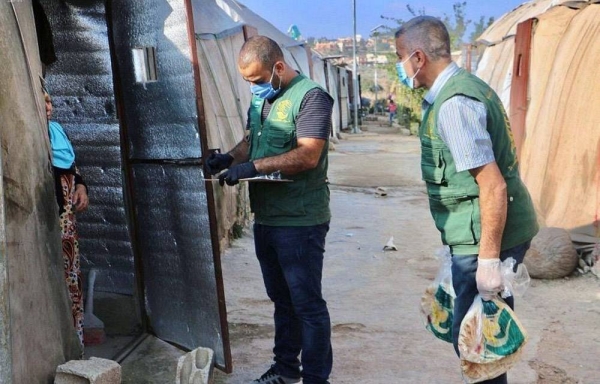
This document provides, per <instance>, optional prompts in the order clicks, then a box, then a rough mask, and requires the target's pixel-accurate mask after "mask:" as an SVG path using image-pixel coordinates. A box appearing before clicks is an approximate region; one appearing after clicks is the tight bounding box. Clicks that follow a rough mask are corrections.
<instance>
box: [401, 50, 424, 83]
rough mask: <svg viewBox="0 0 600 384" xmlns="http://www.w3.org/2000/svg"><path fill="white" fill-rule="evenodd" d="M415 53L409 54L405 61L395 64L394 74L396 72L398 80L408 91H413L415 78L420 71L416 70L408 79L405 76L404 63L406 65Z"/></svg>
mask: <svg viewBox="0 0 600 384" xmlns="http://www.w3.org/2000/svg"><path fill="white" fill-rule="evenodd" d="M414 54H415V53H414V52H413V53H411V54H410V56H408V57H407V58H406V60H404V61H401V62H398V63H396V72H398V79H399V80H400V82H401V83H402V84H404V85H406V86H407V87H408V88H410V89H415V77H416V76H417V74H418V73H419V71H420V70H421V68H419V69H417V72H415V74H414V75H413V76H412V77H408V75H407V74H406V70H405V69H404V63H406V62H407V61H408V60H410V58H411V57H412V56H413V55H414Z"/></svg>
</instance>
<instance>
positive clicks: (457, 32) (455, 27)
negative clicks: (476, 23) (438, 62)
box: [442, 1, 471, 51]
mask: <svg viewBox="0 0 600 384" xmlns="http://www.w3.org/2000/svg"><path fill="white" fill-rule="evenodd" d="M466 7H467V2H466V1H463V2H462V3H461V2H457V3H454V5H452V10H453V15H452V16H449V15H448V14H446V13H444V17H443V18H442V21H443V22H444V24H446V28H448V34H449V35H450V47H451V49H452V50H453V51H456V50H460V49H461V46H462V43H463V38H464V36H465V32H466V31H467V28H468V27H469V24H471V20H467V18H466V15H465V9H466Z"/></svg>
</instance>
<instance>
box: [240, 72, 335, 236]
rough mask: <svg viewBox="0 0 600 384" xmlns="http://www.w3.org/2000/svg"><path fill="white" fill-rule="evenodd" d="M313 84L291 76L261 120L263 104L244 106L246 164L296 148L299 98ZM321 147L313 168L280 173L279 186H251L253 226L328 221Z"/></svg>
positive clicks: (325, 150)
mask: <svg viewBox="0 0 600 384" xmlns="http://www.w3.org/2000/svg"><path fill="white" fill-rule="evenodd" d="M316 87H319V85H318V84H317V83H315V82H313V81H312V80H310V79H308V78H306V77H305V76H303V75H297V76H296V77H295V78H294V79H293V80H292V81H291V82H290V84H288V85H287V87H285V88H284V89H283V90H282V91H281V93H280V94H279V95H278V97H277V98H276V99H275V101H274V102H273V105H272V106H271V110H270V111H269V115H268V116H267V118H266V119H265V121H264V122H261V120H262V116H261V115H262V109H263V104H264V102H265V101H264V100H263V99H260V98H258V97H253V98H252V102H251V105H250V111H249V118H250V150H249V155H250V160H256V159H260V158H263V157H270V156H277V155H280V154H282V153H286V152H289V151H291V150H292V149H294V148H296V147H297V145H298V144H297V137H296V116H297V115H298V112H299V111H300V104H301V103H302V99H303V98H304V96H305V95H306V93H307V92H308V91H310V90H311V89H314V88H316ZM328 148H329V143H328V142H327V143H325V146H324V147H323V152H322V153H321V157H320V158H319V163H318V165H317V167H316V168H314V169H310V170H307V171H303V172H300V173H297V174H295V175H288V174H285V173H282V174H281V178H282V179H290V180H293V182H291V183H284V182H251V183H250V186H249V191H250V207H251V209H252V212H254V219H255V222H256V223H258V224H263V225H272V226H309V225H317V224H322V223H325V222H327V221H329V220H330V218H331V213H330V211H329V187H328V186H327V164H328V163H327V153H328Z"/></svg>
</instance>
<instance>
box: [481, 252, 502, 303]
mask: <svg viewBox="0 0 600 384" xmlns="http://www.w3.org/2000/svg"><path fill="white" fill-rule="evenodd" d="M475 280H476V281H477V290H478V291H479V294H480V295H481V298H482V299H483V300H492V299H493V298H495V297H497V296H498V293H499V292H500V291H501V290H502V285H503V284H502V270H501V268H500V259H481V258H479V259H477V273H476V274H475Z"/></svg>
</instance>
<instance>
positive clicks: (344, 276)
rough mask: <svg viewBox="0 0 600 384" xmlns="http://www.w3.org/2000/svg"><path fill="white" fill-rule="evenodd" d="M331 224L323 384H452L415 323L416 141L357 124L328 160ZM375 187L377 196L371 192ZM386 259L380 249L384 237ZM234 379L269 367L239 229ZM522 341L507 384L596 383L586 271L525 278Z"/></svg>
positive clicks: (594, 308)
mask: <svg viewBox="0 0 600 384" xmlns="http://www.w3.org/2000/svg"><path fill="white" fill-rule="evenodd" d="M329 177H330V181H331V192H332V193H331V208H332V213H333V219H332V221H331V230H330V232H329V234H328V237H327V247H326V249H327V251H326V254H325V269H324V278H323V287H324V288H323V289H324V294H325V298H326V300H327V302H328V305H329V310H330V314H331V319H332V325H333V349H334V367H333V373H332V376H331V382H332V383H335V384H337V383H340V384H342V383H349V384H350V383H352V384H354V383H356V384H358V383H361V384H371V383H373V384H376V383H377V384H379V383H407V384H408V383H411V384H413V383H425V384H429V383H432V384H433V383H439V384H453V383H457V384H458V383H461V382H462V380H461V375H460V369H459V365H458V359H457V357H456V356H455V355H454V351H453V349H452V347H451V345H450V344H447V343H444V342H442V341H439V340H437V339H435V338H434V337H433V336H432V335H431V334H429V333H428V332H427V331H426V330H425V328H424V326H423V321H422V319H421V316H420V313H419V301H420V297H421V294H422V293H423V291H424V289H425V287H426V286H427V284H428V283H429V282H430V281H431V280H432V279H433V278H434V275H435V273H436V270H437V265H436V261H435V259H434V256H433V254H434V251H435V249H436V248H438V247H439V246H440V245H441V244H440V240H439V235H438V233H437V231H436V229H435V227H434V226H433V222H432V220H431V217H430V214H429V210H428V207H427V197H426V194H425V192H424V186H423V184H422V182H421V181H420V171H419V145H418V141H417V139H416V138H415V137H411V136H404V135H402V134H400V133H399V132H398V130H397V129H389V128H385V127H380V126H378V125H376V124H371V125H370V126H368V131H366V132H365V133H364V134H358V135H347V136H346V137H345V139H344V140H341V141H340V143H339V144H337V145H336V150H335V151H332V152H331V154H330V172H329ZM378 186H383V187H386V189H387V192H388V194H387V196H385V197H379V196H377V195H376V194H375V188H376V187H378ZM392 236H393V237H394V243H395V245H396V246H397V247H398V251H396V252H393V251H392V252H389V251H388V252H383V251H382V248H383V246H384V244H385V243H386V242H387V241H388V239H389V238H390V237H392ZM223 273H224V279H225V292H226V300H227V307H228V320H229V324H230V329H229V330H230V337H231V343H232V354H233V362H234V372H233V373H232V374H230V375H224V374H222V373H217V375H216V382H217V383H232V384H238V383H248V382H250V381H251V380H252V379H254V378H256V377H258V376H260V374H261V373H263V372H264V371H265V370H266V369H267V368H268V366H269V364H270V361H271V358H272V355H271V349H272V337H273V326H272V304H271V302H270V301H269V299H268V298H267V296H266V294H265V291H264V287H263V283H262V278H261V274H260V270H259V266H258V262H257V261H256V258H255V255H254V249H253V240H252V235H251V232H250V231H247V233H246V234H245V235H244V236H243V237H242V238H241V239H238V240H236V241H235V242H234V243H233V245H232V247H231V248H230V249H228V250H227V251H226V252H225V254H224V255H223ZM517 314H518V315H519V318H520V319H521V321H522V323H523V324H524V326H525V327H526V329H527V330H528V332H529V337H530V341H529V343H528V345H527V346H526V349H525V352H524V355H523V359H522V361H521V362H520V363H519V364H518V365H517V366H516V367H515V368H514V369H513V370H512V371H511V372H510V374H509V379H510V380H509V381H510V382H511V383H523V384H525V383H544V384H549V383H573V384H574V383H586V384H588V383H600V285H599V280H598V279H596V278H595V277H594V276H591V275H586V276H581V277H573V278H569V279H561V280H552V281H540V280H536V281H533V283H532V287H531V288H530V289H529V291H528V292H527V294H526V295H525V297H523V298H522V299H520V300H519V301H518V302H517Z"/></svg>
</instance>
